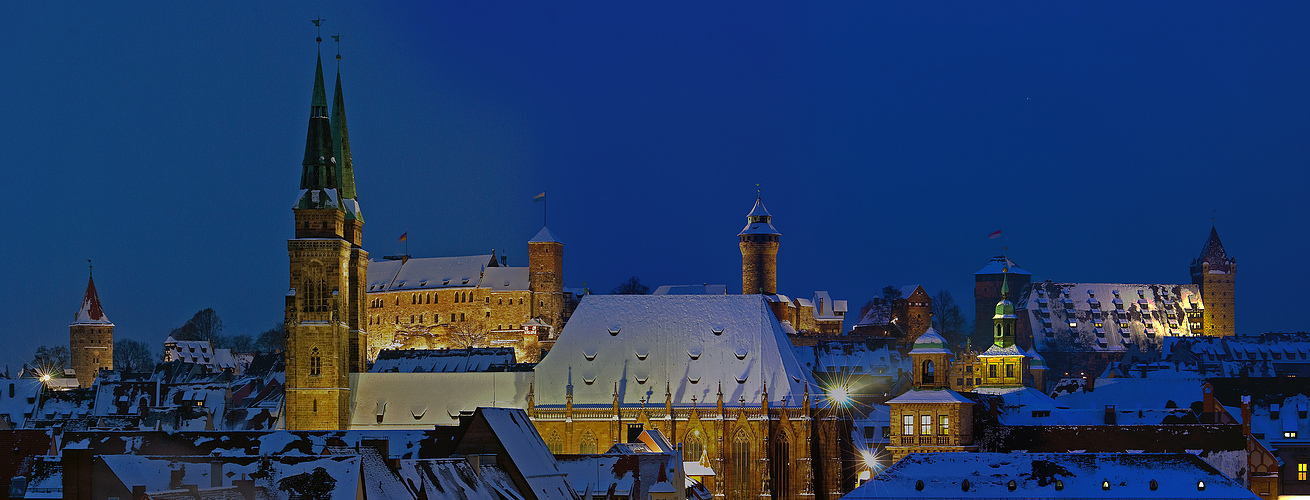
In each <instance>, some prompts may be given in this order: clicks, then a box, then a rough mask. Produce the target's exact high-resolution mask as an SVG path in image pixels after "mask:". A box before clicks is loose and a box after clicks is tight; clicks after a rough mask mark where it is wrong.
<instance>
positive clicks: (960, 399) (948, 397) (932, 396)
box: [887, 389, 973, 404]
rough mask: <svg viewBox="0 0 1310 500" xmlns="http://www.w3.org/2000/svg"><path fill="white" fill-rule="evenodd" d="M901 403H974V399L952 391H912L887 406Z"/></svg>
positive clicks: (894, 399) (893, 399) (896, 398)
mask: <svg viewBox="0 0 1310 500" xmlns="http://www.w3.org/2000/svg"><path fill="white" fill-rule="evenodd" d="M901 403H970V404H972V403H973V400H972V399H969V398H966V397H964V396H961V395H960V393H958V392H955V391H952V390H950V389H910V390H909V391H906V392H905V394H901V395H900V396H896V397H894V398H892V399H891V400H890V401H887V404H901Z"/></svg>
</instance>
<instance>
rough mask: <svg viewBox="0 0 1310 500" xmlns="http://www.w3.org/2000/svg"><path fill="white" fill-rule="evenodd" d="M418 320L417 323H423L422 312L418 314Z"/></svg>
mask: <svg viewBox="0 0 1310 500" xmlns="http://www.w3.org/2000/svg"><path fill="white" fill-rule="evenodd" d="M418 322H419V324H422V323H423V315H422V314H420V315H418Z"/></svg>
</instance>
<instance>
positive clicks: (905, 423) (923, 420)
mask: <svg viewBox="0 0 1310 500" xmlns="http://www.w3.org/2000/svg"><path fill="white" fill-rule="evenodd" d="M936 427H937V435H938V436H948V435H950V434H951V417H950V416H947V415H937V426H936ZM901 435H902V436H913V435H914V414H911V413H906V414H903V415H901ZM919 435H920V436H931V435H933V415H932V414H930V413H925V414H922V415H919Z"/></svg>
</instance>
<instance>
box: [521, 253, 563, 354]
mask: <svg viewBox="0 0 1310 500" xmlns="http://www.w3.org/2000/svg"><path fill="white" fill-rule="evenodd" d="M528 273H529V274H528V290H530V291H531V292H532V307H531V308H530V309H531V315H530V317H532V318H534V319H540V320H541V321H543V322H545V323H546V324H548V325H550V328H551V336H552V337H553V336H555V335H558V334H559V331H560V327H561V326H562V325H563V323H564V317H563V316H564V243H562V242H560V241H559V239H558V238H556V237H555V235H554V234H552V233H551V232H550V229H547V228H545V227H543V228H541V231H539V232H537V235H536V236H533V237H532V239H530V240H528ZM541 340H547V339H541Z"/></svg>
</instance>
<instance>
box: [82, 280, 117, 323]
mask: <svg viewBox="0 0 1310 500" xmlns="http://www.w3.org/2000/svg"><path fill="white" fill-rule="evenodd" d="M73 324H74V325H113V323H110V322H109V318H108V317H107V316H105V311H104V310H103V309H101V308H100V295H99V294H97V293H96V281H95V279H94V278H87V280H86V295H85V296H83V297H82V308H81V309H79V310H78V311H77V317H76V318H75V319H74V320H73Z"/></svg>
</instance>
